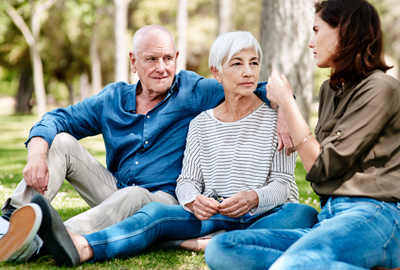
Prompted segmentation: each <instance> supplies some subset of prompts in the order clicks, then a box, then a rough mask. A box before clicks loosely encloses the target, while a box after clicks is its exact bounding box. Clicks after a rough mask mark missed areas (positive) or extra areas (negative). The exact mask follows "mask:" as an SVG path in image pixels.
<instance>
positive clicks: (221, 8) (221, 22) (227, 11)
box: [218, 0, 233, 35]
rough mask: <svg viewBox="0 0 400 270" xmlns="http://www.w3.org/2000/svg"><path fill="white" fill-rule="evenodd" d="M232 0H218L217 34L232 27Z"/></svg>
mask: <svg viewBox="0 0 400 270" xmlns="http://www.w3.org/2000/svg"><path fill="white" fill-rule="evenodd" d="M232 9H233V8H232V0H218V35H221V34H223V33H226V32H228V31H229V30H231V28H232Z"/></svg>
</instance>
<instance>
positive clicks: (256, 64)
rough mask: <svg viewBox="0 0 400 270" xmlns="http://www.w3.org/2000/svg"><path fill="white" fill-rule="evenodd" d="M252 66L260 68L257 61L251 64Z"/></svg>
mask: <svg viewBox="0 0 400 270" xmlns="http://www.w3.org/2000/svg"><path fill="white" fill-rule="evenodd" d="M250 64H251V65H253V66H258V62H256V61H254V62H251V63H250Z"/></svg>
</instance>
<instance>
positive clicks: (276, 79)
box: [267, 69, 293, 106]
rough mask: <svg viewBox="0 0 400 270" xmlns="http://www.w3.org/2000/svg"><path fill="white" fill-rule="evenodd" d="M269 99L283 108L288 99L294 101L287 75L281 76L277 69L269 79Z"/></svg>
mask: <svg viewBox="0 0 400 270" xmlns="http://www.w3.org/2000/svg"><path fill="white" fill-rule="evenodd" d="M267 98H268V100H269V101H272V102H273V103H275V104H277V105H278V106H283V105H284V103H285V102H286V101H287V100H288V99H293V91H292V87H291V86H290V83H289V81H288V80H287V79H286V77H285V75H283V74H282V75H280V76H279V73H278V71H277V70H276V69H274V70H273V71H272V73H271V76H270V77H269V78H268V84H267Z"/></svg>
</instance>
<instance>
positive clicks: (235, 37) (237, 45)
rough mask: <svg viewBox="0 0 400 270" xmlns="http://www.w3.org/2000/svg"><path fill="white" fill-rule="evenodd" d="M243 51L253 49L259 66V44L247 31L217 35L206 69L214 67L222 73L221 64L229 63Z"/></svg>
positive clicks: (260, 56)
mask: <svg viewBox="0 0 400 270" xmlns="http://www.w3.org/2000/svg"><path fill="white" fill-rule="evenodd" d="M244 49H254V50H255V52H256V54H257V56H258V58H259V63H260V64H259V65H260V68H261V63H262V59H263V54H262V51H261V47H260V44H258V41H257V40H256V38H255V37H254V36H253V35H252V34H251V33H250V32H247V31H234V32H228V33H224V34H221V35H219V36H218V37H217V38H216V39H215V40H214V43H213V45H212V46H211V50H210V56H209V58H208V67H209V68H211V66H214V67H215V68H216V69H217V70H218V71H219V72H221V73H222V63H223V62H224V60H225V59H226V61H227V62H229V61H230V60H231V59H232V57H233V56H234V55H235V54H237V53H240V52H241V51H242V50H244Z"/></svg>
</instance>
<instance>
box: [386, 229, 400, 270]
mask: <svg viewBox="0 0 400 270" xmlns="http://www.w3.org/2000/svg"><path fill="white" fill-rule="evenodd" d="M383 250H384V258H383V262H384V263H383V264H382V265H384V266H385V267H389V268H395V267H399V266H400V227H399V223H398V222H397V221H395V222H394V224H393V229H392V233H391V234H390V237H389V239H388V240H387V241H386V242H385V244H384V245H383Z"/></svg>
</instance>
